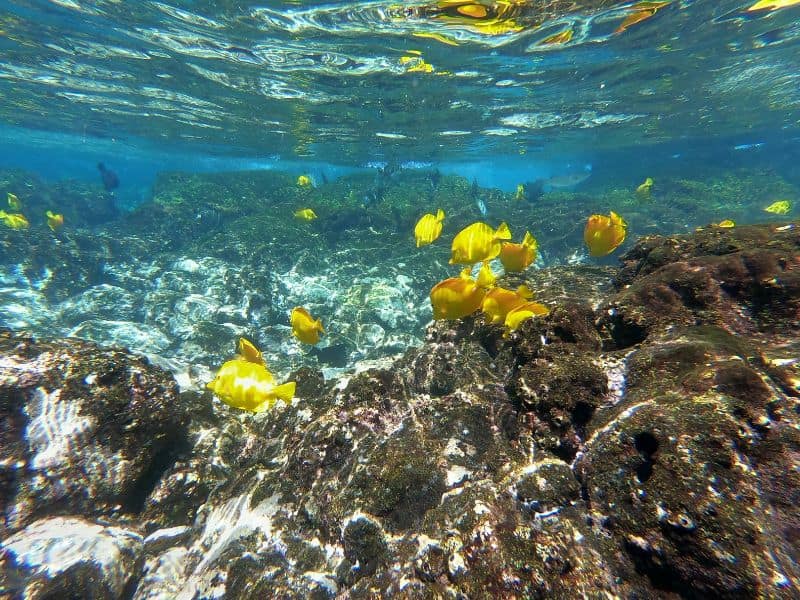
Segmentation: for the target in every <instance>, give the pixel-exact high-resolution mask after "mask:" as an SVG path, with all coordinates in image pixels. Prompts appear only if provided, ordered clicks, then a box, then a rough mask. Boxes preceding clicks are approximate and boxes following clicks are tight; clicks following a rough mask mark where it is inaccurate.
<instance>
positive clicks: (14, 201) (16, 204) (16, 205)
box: [6, 192, 22, 211]
mask: <svg viewBox="0 0 800 600" xmlns="http://www.w3.org/2000/svg"><path fill="white" fill-rule="evenodd" d="M6 195H7V197H8V208H9V210H15V211H19V210H21V209H22V202H20V201H19V198H17V197H16V196H15V195H14V194H12V193H11V192H8V193H7V194H6Z"/></svg>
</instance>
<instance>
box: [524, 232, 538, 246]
mask: <svg viewBox="0 0 800 600" xmlns="http://www.w3.org/2000/svg"><path fill="white" fill-rule="evenodd" d="M522 245H523V246H525V247H526V248H533V249H536V247H537V246H538V244H537V243H536V238H535V237H533V236H532V235H531V232H530V231H526V232H525V237H524V238H523V239H522Z"/></svg>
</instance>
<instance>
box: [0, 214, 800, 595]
mask: <svg viewBox="0 0 800 600" xmlns="http://www.w3.org/2000/svg"><path fill="white" fill-rule="evenodd" d="M622 263H623V267H622V269H621V270H620V271H619V272H618V273H617V276H616V280H615V282H616V283H615V286H616V287H615V289H611V290H608V291H605V292H602V297H595V296H589V295H588V294H589V293H590V292H591V293H593V294H594V293H599V292H598V291H599V290H602V289H603V287H602V285H599V284H597V282H596V281H595V282H592V281H590V280H589V279H587V277H588V274H591V273H592V272H591V271H586V272H585V273H584V279H585V280H584V281H583V283H582V284H579V282H578V281H577V280H576V283H575V284H574V285H570V286H564V288H563V289H566V290H567V293H566V294H564V293H563V289H558V290H555V291H554V296H558V297H559V298H560V299H559V302H558V305H557V307H556V308H555V309H554V310H553V311H552V313H551V314H550V315H548V316H547V317H544V318H541V319H537V320H533V321H529V322H526V323H525V324H524V325H523V326H522V327H521V328H520V330H519V331H518V332H517V333H515V334H514V335H512V336H510V337H508V338H504V337H503V331H502V329H501V328H499V327H496V326H491V325H488V324H486V323H485V322H484V321H483V320H482V319H481V318H469V319H466V320H464V321H459V322H439V323H436V324H434V325H433V326H431V327H430V328H429V330H428V332H427V338H426V342H425V344H424V345H423V346H422V347H420V348H415V349H412V350H409V351H408V352H407V353H406V354H405V355H404V356H403V357H402V358H400V359H399V360H397V361H396V362H394V363H392V364H391V365H389V366H387V368H386V369H372V370H368V371H365V372H362V373H359V374H357V375H354V376H352V377H351V378H350V379H340V380H337V381H325V380H323V378H322V376H321V374H320V373H319V372H317V371H314V370H312V369H301V370H300V371H298V372H296V373H295V377H296V378H297V381H298V394H299V396H300V398H299V399H297V400H295V402H294V404H293V405H292V406H290V407H287V408H279V409H276V410H274V411H272V412H269V413H266V414H262V415H258V416H251V415H246V414H243V413H239V412H236V411H233V410H231V409H229V408H228V407H226V406H224V405H222V404H220V403H219V402H217V401H215V400H213V399H212V398H211V396H210V395H209V394H207V393H206V394H202V395H200V394H198V393H196V392H184V393H180V394H179V393H178V391H177V386H176V385H175V384H174V381H173V380H172V378H171V376H170V375H169V374H168V373H166V372H165V371H163V370H161V369H160V368H158V367H155V366H152V365H151V364H149V363H148V362H147V361H146V360H144V359H142V358H139V357H136V356H132V355H130V354H128V353H127V352H124V351H121V350H119V349H106V348H101V347H98V346H95V345H93V344H91V343H88V342H79V341H76V340H72V339H64V340H54V341H36V340H33V339H30V338H28V337H26V336H24V335H21V334H15V333H9V332H6V333H3V334H2V335H1V336H0V415H1V416H2V420H1V421H0V422H1V423H2V427H1V428H0V443H2V447H3V448H4V449H5V451H4V455H3V457H2V463H0V504H2V509H3V517H4V518H3V521H2V523H0V528H1V529H0V531H1V532H2V535H3V541H2V544H1V545H0V595H5V594H8V595H10V596H12V597H13V596H15V595H18V594H23V593H24V594H26V595H27V597H29V598H56V597H93V598H135V599H145V598H165V597H169V598H187V599H191V598H214V597H226V598H232V599H234V598H265V597H277V598H333V597H335V596H337V595H341V596H342V597H349V598H374V597H399V598H429V597H445V598H544V597H548V598H576V597H625V598H652V597H660V598H707V597H715V598H760V597H770V598H780V597H785V598H790V597H797V595H798V594H800V587H798V582H800V572H799V571H798V566H797V565H798V563H799V562H800V561H799V560H798V559H799V558H800V548H798V539H800V509H799V508H798V507H800V472H798V468H797V465H798V456H800V411H799V410H798V406H800V227H798V226H796V225H793V226H792V225H790V226H778V225H762V226H746V227H737V228H735V229H733V230H726V229H720V228H707V229H703V230H700V231H698V232H696V233H694V234H691V235H686V236H672V237H659V236H653V237H647V238H643V239H641V240H639V242H638V243H637V244H636V245H635V246H634V247H633V248H632V249H631V250H630V251H629V252H628V253H627V254H625V255H624V256H623V257H622ZM564 273H565V271H558V270H555V271H551V270H547V269H545V270H542V271H537V272H534V273H531V274H530V275H528V279H529V280H528V281H527V283H528V284H529V285H530V286H531V287H533V288H534V289H537V290H542V295H545V294H546V293H547V290H548V289H551V290H553V289H554V288H553V286H551V285H549V283H550V282H551V281H554V280H555V281H559V280H560V281H563V279H564V277H565V275H564ZM573 276H575V275H573ZM575 277H578V276H575ZM570 289H571V290H572V293H570V292H569V290H570Z"/></svg>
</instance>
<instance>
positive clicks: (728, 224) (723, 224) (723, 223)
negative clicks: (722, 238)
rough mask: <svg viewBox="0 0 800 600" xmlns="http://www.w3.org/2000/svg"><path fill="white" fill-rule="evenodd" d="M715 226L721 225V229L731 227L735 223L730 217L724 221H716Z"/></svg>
mask: <svg viewBox="0 0 800 600" xmlns="http://www.w3.org/2000/svg"><path fill="white" fill-rule="evenodd" d="M717 227H722V228H723V229H731V228H732V227H736V223H734V222H733V221H731V220H730V219H725V220H724V221H720V222H719V223H717Z"/></svg>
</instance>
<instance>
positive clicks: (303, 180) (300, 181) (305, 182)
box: [297, 175, 312, 188]
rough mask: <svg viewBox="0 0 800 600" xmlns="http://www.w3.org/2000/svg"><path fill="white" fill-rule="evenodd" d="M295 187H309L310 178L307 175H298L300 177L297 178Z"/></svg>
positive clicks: (310, 184) (310, 183)
mask: <svg viewBox="0 0 800 600" xmlns="http://www.w3.org/2000/svg"><path fill="white" fill-rule="evenodd" d="M297 185H299V186H300V187H301V188H307V187H311V186H312V181H311V177H309V176H308V175H300V177H298V178H297Z"/></svg>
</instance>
